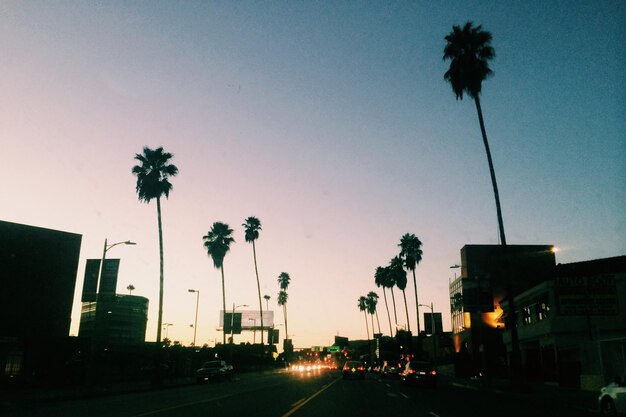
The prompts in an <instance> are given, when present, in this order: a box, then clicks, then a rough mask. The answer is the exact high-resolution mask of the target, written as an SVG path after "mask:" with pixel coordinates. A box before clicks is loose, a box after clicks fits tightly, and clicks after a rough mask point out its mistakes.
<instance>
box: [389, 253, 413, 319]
mask: <svg viewBox="0 0 626 417" xmlns="http://www.w3.org/2000/svg"><path fill="white" fill-rule="evenodd" d="M389 269H390V270H391V276H393V281H394V283H395V284H396V286H397V287H398V288H399V289H400V290H401V291H402V297H403V298H404V310H405V311H406V326H407V330H408V331H411V322H410V321H409V307H408V306H407V303H406V292H405V291H404V290H405V289H406V284H407V280H406V271H405V270H404V266H403V264H402V259H400V257H399V256H396V257H394V258H393V259H392V260H391V262H390V263H389Z"/></svg>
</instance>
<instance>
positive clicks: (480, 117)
mask: <svg viewBox="0 0 626 417" xmlns="http://www.w3.org/2000/svg"><path fill="white" fill-rule="evenodd" d="M474 103H475V104H476V111H477V112H478V123H480V132H481V133H482V135H483V143H484V144H485V152H486V153H487V162H488V163H489V174H490V175H491V185H493V195H494V197H495V199H496V214H497V215H498V228H499V231H500V243H501V244H502V245H503V246H506V237H505V236H504V222H503V220H502V209H501V208H500V194H499V193H498V183H497V182H496V171H495V170H494V168H493V160H492V159H491V151H490V150H489V142H488V141H487V132H486V131H485V122H484V121H483V111H482V108H481V107H480V99H479V98H478V95H477V96H476V97H474ZM507 298H509V300H511V299H512V298H510V296H508V295H507Z"/></svg>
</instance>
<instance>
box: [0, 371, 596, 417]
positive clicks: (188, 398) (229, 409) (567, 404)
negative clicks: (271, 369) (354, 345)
mask: <svg viewBox="0 0 626 417" xmlns="http://www.w3.org/2000/svg"><path fill="white" fill-rule="evenodd" d="M572 398H574V397H571V395H570V398H569V399H568V396H567V395H555V394H554V393H546V392H532V393H511V392H505V391H498V390H482V389H476V388H475V387H471V386H465V385H463V384H459V383H456V382H453V381H443V382H442V383H441V384H440V385H439V387H438V388H436V389H428V388H418V387H412V386H408V387H407V386H403V385H401V384H400V382H399V381H397V380H383V379H380V378H379V377H378V375H374V374H370V375H367V376H366V378H365V380H363V381H360V380H347V381H346V380H343V379H342V378H341V374H340V373H338V372H329V371H317V372H310V373H298V374H292V373H280V374H268V375H258V374H254V375H252V374H251V375H243V376H241V377H237V378H235V380H234V381H232V382H224V383H215V384H206V385H191V386H189V385H188V386H181V387H177V388H170V389H165V390H160V391H148V392H141V393H132V394H124V395H116V396H107V397H99V398H90V399H81V400H66V401H56V402H55V401H52V402H45V403H34V404H17V403H14V404H12V405H11V406H10V407H8V408H7V409H4V410H0V415H2V416H7V417H13V416H15V417H34V416H37V417H39V416H46V417H54V416H59V417H90V416H93V417H99V416H116V417H165V416H212V417H213V416H215V417H221V416H228V417H240V416H241V417H264V416H268V417H270V416H271V417H275V416H277V417H289V416H293V417H320V416H342V417H343V416H359V417H369V416H372V417H374V416H376V417H381V416H382V417H391V416H416V417H422V416H423V417H456V416H462V417H473V416H477V417H487V416H509V417H516V416H519V417H528V416H532V417H544V416H545V417H547V416H568V417H583V416H584V417H588V416H593V415H594V413H593V412H592V410H591V409H592V408H593V406H594V404H593V403H592V402H591V401H583V402H581V401H574V400H572Z"/></svg>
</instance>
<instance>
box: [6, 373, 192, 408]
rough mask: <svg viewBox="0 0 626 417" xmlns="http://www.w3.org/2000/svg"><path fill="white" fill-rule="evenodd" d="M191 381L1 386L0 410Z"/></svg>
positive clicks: (150, 388)
mask: <svg viewBox="0 0 626 417" xmlns="http://www.w3.org/2000/svg"><path fill="white" fill-rule="evenodd" d="M193 383H195V378H191V377H181V378H173V379H168V378H166V379H165V380H164V381H163V384H162V385H161V386H160V387H155V386H153V385H152V384H151V383H150V381H148V380H141V381H128V382H118V383H111V384H97V385H92V386H86V385H84V386H64V387H32V388H21V387H8V388H7V387H2V388H0V411H1V410H6V409H11V408H18V407H20V406H21V405H24V404H34V403H46V402H56V401H68V400H77V399H81V398H91V397H99V396H105V395H117V394H125V393H131V392H142V391H149V390H157V389H168V388H175V387H179V386H183V385H189V384H193Z"/></svg>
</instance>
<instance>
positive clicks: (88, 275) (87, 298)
mask: <svg viewBox="0 0 626 417" xmlns="http://www.w3.org/2000/svg"><path fill="white" fill-rule="evenodd" d="M100 262H101V260H100V259H87V263H86V264H85V279H84V281H83V294H82V296H81V299H80V300H81V301H82V302H83V303H85V302H94V301H96V298H97V296H98V293H99V294H100V295H105V296H106V295H109V296H111V295H115V293H116V291H117V273H118V271H119V269H120V260H119V259H105V260H104V271H102V277H100V288H99V289H97V288H98V275H99V274H100ZM96 289H97V290H96Z"/></svg>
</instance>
